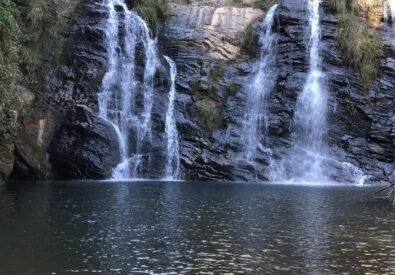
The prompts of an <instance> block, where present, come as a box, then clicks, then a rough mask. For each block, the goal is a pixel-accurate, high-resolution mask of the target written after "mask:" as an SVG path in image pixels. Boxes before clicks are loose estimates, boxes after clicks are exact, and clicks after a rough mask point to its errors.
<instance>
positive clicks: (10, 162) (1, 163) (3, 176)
mask: <svg viewBox="0 0 395 275" xmlns="http://www.w3.org/2000/svg"><path fill="white" fill-rule="evenodd" d="M14 149H15V145H14V143H13V142H12V141H9V140H6V139H4V138H0V185H2V184H5V183H6V180H7V179H8V177H9V176H10V175H11V173H12V170H13V169H14Z"/></svg>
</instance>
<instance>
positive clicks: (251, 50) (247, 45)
mask: <svg viewBox="0 0 395 275" xmlns="http://www.w3.org/2000/svg"><path fill="white" fill-rule="evenodd" d="M257 40H258V38H257V33H256V30H255V28H254V26H253V24H252V23H250V24H248V25H247V26H246V27H245V28H244V30H243V32H242V33H241V37H240V44H241V49H242V50H243V51H244V52H246V53H247V54H249V55H253V54H255V53H256V49H257Z"/></svg>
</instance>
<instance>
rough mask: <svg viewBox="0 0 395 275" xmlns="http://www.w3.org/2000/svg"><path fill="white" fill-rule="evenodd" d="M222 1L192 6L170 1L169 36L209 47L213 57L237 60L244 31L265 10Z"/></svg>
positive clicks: (208, 49)
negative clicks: (222, 3)
mask: <svg viewBox="0 0 395 275" xmlns="http://www.w3.org/2000/svg"><path fill="white" fill-rule="evenodd" d="M214 2H215V1H214ZM220 3H221V2H217V3H211V4H204V2H203V4H202V3H201V2H192V3H191V4H188V5H181V4H176V3H171V4H170V19H169V20H168V23H167V27H168V28H167V29H166V36H168V37H171V38H173V39H177V40H183V41H189V42H191V43H193V44H194V46H199V47H201V48H203V49H205V50H206V52H207V54H208V55H209V56H210V57H211V58H214V59H215V58H219V59H233V58H236V57H237V55H238V54H239V53H240V47H239V46H238V44H239V41H240V34H241V32H242V31H243V30H244V29H245V28H246V27H247V26H248V24H250V23H252V22H254V21H256V20H258V19H261V18H262V17H263V11H262V10H259V9H254V8H237V7H230V6H218V5H220Z"/></svg>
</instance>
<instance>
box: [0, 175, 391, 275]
mask: <svg viewBox="0 0 395 275" xmlns="http://www.w3.org/2000/svg"><path fill="white" fill-rule="evenodd" d="M374 191H375V189H374V188H358V187H346V186H343V187H337V186H326V187H325V186H324V187H308V186H293V185H262V184H221V183H186V182H173V183H171V182H132V183H130V182H129V183H122V182H101V183H99V182H90V183H86V182H85V183H84V182H74V183H56V184H37V185H20V184H14V185H10V186H8V187H6V188H3V189H0V274H55V273H56V274H65V273H66V274H67V273H84V272H85V273H92V272H102V273H105V274H131V273H133V274H146V273H163V272H168V273H170V272H174V274H176V273H192V274H194V273H199V272H207V273H210V272H212V273H215V274H217V273H218V274H220V273H234V274H241V273H259V274H262V273H270V274H272V273H277V272H285V273H293V274H295V273H296V274H306V273H323V274H339V273H353V274H363V273H374V274H379V273H380V274H382V273H388V274H391V273H392V274H394V273H395V209H393V208H392V205H391V203H389V202H388V203H387V202H379V201H375V200H374V199H373V195H372V194H373V193H374Z"/></svg>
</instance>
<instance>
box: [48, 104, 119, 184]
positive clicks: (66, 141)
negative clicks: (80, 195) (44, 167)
mask: <svg viewBox="0 0 395 275" xmlns="http://www.w3.org/2000/svg"><path fill="white" fill-rule="evenodd" d="M119 152H120V151H119V145H118V142H117V134H116V132H115V130H114V128H113V127H112V126H111V125H110V124H109V123H108V122H106V121H104V120H102V119H100V118H98V117H97V116H96V115H94V114H93V113H92V112H91V111H90V110H89V109H88V108H87V107H83V106H79V107H77V108H76V109H75V110H74V111H72V112H70V113H69V114H68V115H66V117H65V119H64V121H63V123H62V126H61V128H60V130H59V132H58V134H57V135H56V136H55V138H54V139H53V140H52V142H51V145H50V148H49V153H50V158H51V161H52V163H53V165H54V168H55V170H56V171H57V172H58V173H59V174H60V175H62V176H64V177H66V178H72V179H105V178H109V177H110V176H111V173H112V169H113V167H115V166H116V165H117V164H118V163H119V162H120V153H119Z"/></svg>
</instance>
